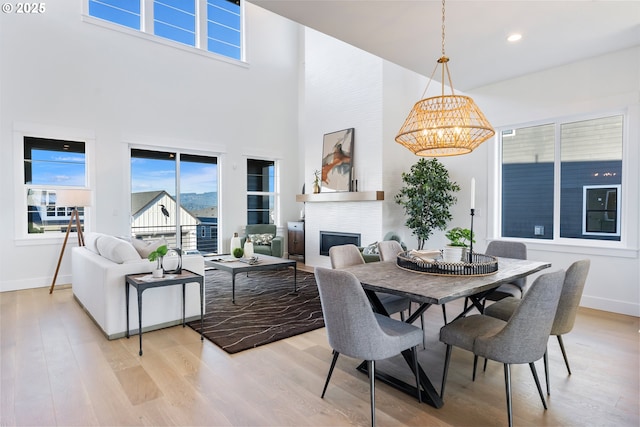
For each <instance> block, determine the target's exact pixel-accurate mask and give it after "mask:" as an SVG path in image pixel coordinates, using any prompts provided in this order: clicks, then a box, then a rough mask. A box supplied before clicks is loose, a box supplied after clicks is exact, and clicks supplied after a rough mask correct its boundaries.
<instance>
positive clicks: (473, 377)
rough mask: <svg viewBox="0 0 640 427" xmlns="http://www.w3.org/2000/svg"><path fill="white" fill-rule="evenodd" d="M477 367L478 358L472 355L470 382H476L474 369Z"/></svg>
mask: <svg viewBox="0 0 640 427" xmlns="http://www.w3.org/2000/svg"><path fill="white" fill-rule="evenodd" d="M477 366H478V356H477V355H476V354H474V355H473V375H472V376H471V381H475V380H476V367H477Z"/></svg>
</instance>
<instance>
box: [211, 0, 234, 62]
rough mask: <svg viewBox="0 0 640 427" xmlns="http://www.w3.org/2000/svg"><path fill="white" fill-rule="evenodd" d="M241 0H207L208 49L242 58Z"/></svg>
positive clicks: (231, 56)
mask: <svg viewBox="0 0 640 427" xmlns="http://www.w3.org/2000/svg"><path fill="white" fill-rule="evenodd" d="M240 24H241V20H240V1H239V0H238V1H228V0H208V1H207V50H208V51H209V52H214V53H218V54H221V55H224V56H228V57H230V58H235V59H240V56H241V51H240V44H241V37H240V30H241V29H240Z"/></svg>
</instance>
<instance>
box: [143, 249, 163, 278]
mask: <svg viewBox="0 0 640 427" xmlns="http://www.w3.org/2000/svg"><path fill="white" fill-rule="evenodd" d="M166 254H167V245H162V246H158V248H157V249H156V250H155V251H153V252H151V253H150V254H149V256H148V257H147V258H148V259H149V261H152V262H153V261H157V264H156V269H155V270H153V272H152V273H151V274H152V275H153V277H162V276H163V274H162V257H164V256H165V255H166Z"/></svg>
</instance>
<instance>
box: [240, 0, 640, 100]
mask: <svg viewBox="0 0 640 427" xmlns="http://www.w3.org/2000/svg"><path fill="white" fill-rule="evenodd" d="M247 1H250V2H251V3H254V4H256V5H258V6H261V7H263V8H265V9H267V10H270V11H272V12H274V13H277V14H278V15H282V16H284V17H286V18H289V19H291V20H293V21H295V22H299V23H301V24H303V25H305V26H307V27H309V28H313V29H315V30H318V31H320V32H322V33H325V34H328V35H330V36H333V37H335V38H337V39H339V40H343V41H345V42H347V43H349V44H351V45H353V46H356V47H358V48H360V49H363V50H365V51H367V52H370V53H372V54H375V55H377V56H379V57H381V58H384V59H387V60H389V61H391V62H393V63H396V64H399V65H401V66H403V67H405V68H408V69H410V70H413V71H416V72H418V73H420V74H423V75H425V76H427V77H428V76H430V75H431V73H432V71H433V69H434V67H435V65H436V61H437V59H438V58H439V57H440V56H441V49H442V2H441V1H434V0H411V1H404V0H247ZM445 7H446V13H445V16H446V18H445V53H446V55H447V56H448V57H449V58H450V62H449V69H450V71H451V77H452V80H453V86H454V87H455V89H457V90H462V91H465V90H470V89H473V88H476V87H480V86H484V85H486V84H490V83H494V82H497V81H502V80H507V79H510V78H514V77H518V76H522V75H525V74H528V73H531V72H535V71H540V70H544V69H547V68H552V67H556V66H559V65H563V64H567V63H570V62H574V61H577V60H580V59H584V58H589V57H593V56H598V55H601V54H604V53H608V52H614V51H617V50H621V49H625V48H629V47H632V46H637V45H640V1H639V0H627V1H608V0H594V1H582V0H572V1H547V0H533V1H532V0H530V1H519V0H512V1H487V0H448V1H447V2H446V5H445ZM512 32H519V33H521V34H522V40H521V41H520V42H518V43H509V42H507V40H506V38H507V36H508V35H509V34H511V33H512ZM611 66H612V67H615V64H611ZM434 78H435V79H439V73H436V76H434Z"/></svg>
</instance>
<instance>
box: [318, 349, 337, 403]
mask: <svg viewBox="0 0 640 427" xmlns="http://www.w3.org/2000/svg"><path fill="white" fill-rule="evenodd" d="M338 356H340V353H338V352H337V351H335V350H333V360H331V367H330V368H329V374H328V375H327V381H325V383H324V388H323V389H322V396H320V398H321V399H324V393H325V392H326V391H327V386H328V385H329V380H330V379H331V374H333V368H335V367H336V362H337V361H338Z"/></svg>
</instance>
